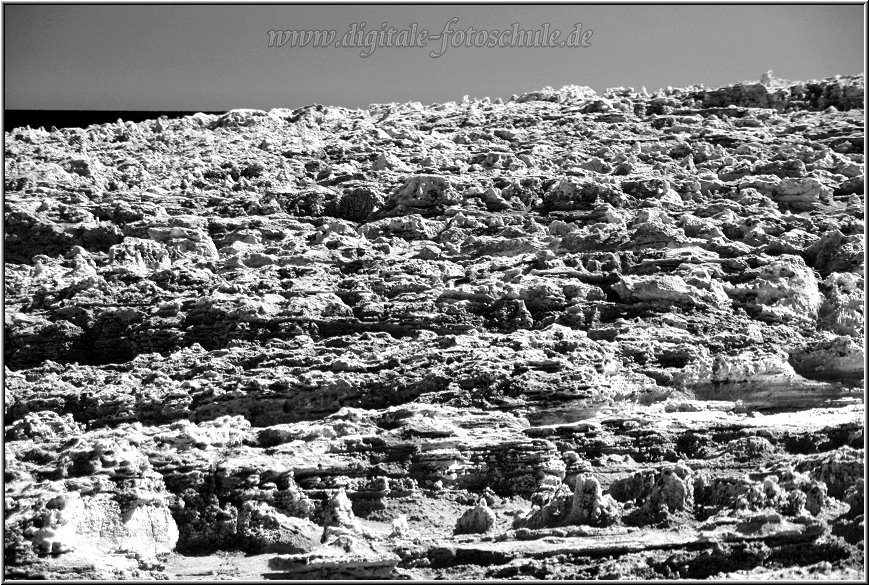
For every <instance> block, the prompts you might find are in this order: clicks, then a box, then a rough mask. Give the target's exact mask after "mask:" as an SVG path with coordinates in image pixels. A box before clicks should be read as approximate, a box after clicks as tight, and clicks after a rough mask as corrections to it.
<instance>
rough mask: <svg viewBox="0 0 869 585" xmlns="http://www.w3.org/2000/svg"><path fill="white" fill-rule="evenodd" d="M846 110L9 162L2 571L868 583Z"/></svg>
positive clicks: (163, 131) (598, 104) (180, 124)
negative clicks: (811, 577)
mask: <svg viewBox="0 0 869 585" xmlns="http://www.w3.org/2000/svg"><path fill="white" fill-rule="evenodd" d="M863 87H864V83H863V77H862V76H858V77H847V78H846V77H841V78H839V77H837V78H831V79H825V80H821V81H816V82H807V83H789V82H784V81H782V80H777V79H775V78H772V77H770V76H765V77H764V79H763V80H762V82H760V83H744V84H736V85H733V86H729V87H724V88H718V89H706V88H702V87H693V88H688V89H673V90H670V89H668V90H667V91H661V92H658V93H656V94H654V95H649V94H647V93H645V92H635V91H633V90H632V89H626V88H620V89H615V90H609V91H608V92H606V93H605V94H604V95H597V94H595V93H594V92H593V91H591V90H589V89H588V88H582V87H576V86H569V87H566V88H563V89H562V90H559V91H555V90H551V89H549V88H547V89H544V90H542V91H538V92H532V93H528V94H524V95H521V96H515V98H514V99H512V100H510V101H508V102H506V103H503V102H501V101H500V100H498V101H495V102H492V101H490V100H488V99H486V100H482V101H480V100H474V101H470V100H469V101H465V102H462V103H446V104H435V105H432V106H422V105H421V104H418V103H410V104H389V105H378V106H372V107H370V108H369V109H368V110H346V109H343V108H335V107H325V106H309V107H305V108H300V109H297V110H286V109H274V110H271V111H269V112H264V111H257V110H234V111H231V112H227V113H226V114H224V115H222V116H213V115H204V114H198V115H195V116H190V117H186V118H182V119H176V120H170V119H166V118H161V119H159V120H154V121H148V122H143V123H139V124H135V123H130V122H127V123H124V122H121V121H119V122H118V123H116V124H105V125H100V126H91V127H89V128H86V129H63V130H56V129H52V130H50V131H47V130H45V129H36V130H35V129H31V128H18V129H14V130H12V131H11V132H8V133H6V135H5V149H6V151H5V152H6V162H5V178H6V182H5V185H4V188H5V216H4V243H5V248H4V250H5V252H4V254H5V257H4V260H5V291H4V292H5V323H4V358H5V365H6V369H5V387H4V398H5V401H4V414H5V429H4V433H5V463H6V467H5V470H4V471H5V477H4V481H5V489H6V502H5V513H4V521H5V534H6V538H5V542H4V560H5V567H6V576H7V577H9V578H37V577H46V578H95V579H98V578H136V579H141V578H162V577H169V578H193V577H196V578H199V576H205V577H206V578H208V577H209V576H211V577H214V576H224V577H230V578H232V577H238V578H250V579H261V578H263V576H264V575H266V574H268V575H270V576H272V577H277V578H300V577H308V578H345V577H363V578H366V577H367V578H379V577H393V578H399V577H410V578H436V577H437V578H496V579H497V578H561V579H585V578H614V577H615V578H618V577H622V578H650V579H651V578H674V577H689V578H705V577H732V578H763V579H775V578H791V579H793V578H803V577H805V576H807V575H816V576H824V577H839V578H853V579H861V578H863V577H865V575H863V555H864V541H863V531H864V515H863V508H864V507H865V496H864V489H863V482H862V478H863V473H864V463H863V462H864V457H865V451H864V424H863V416H864V405H863V394H862V385H863V379H864V371H863V361H864V349H863V345H864V344H863V338H864V334H865V321H864V313H863V306H864V294H863V290H864V272H863V270H864V262H865V258H864V255H865V242H864V217H863V213H864V211H863V210H864V205H865V194H864V153H863V140H864V123H865V118H864V110H863V100H864V93H863ZM193 555H195V556H193ZM227 555H229V556H227ZM232 555H235V556H232ZM190 559H193V560H194V561H195V562H193V561H191V560H190ZM227 559H228V560H227ZM209 571H210V572H209Z"/></svg>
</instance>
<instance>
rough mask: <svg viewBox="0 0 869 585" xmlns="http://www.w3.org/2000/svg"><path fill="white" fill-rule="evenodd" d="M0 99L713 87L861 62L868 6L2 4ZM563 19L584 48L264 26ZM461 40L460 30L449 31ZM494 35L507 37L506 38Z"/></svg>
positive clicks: (339, 27) (243, 101)
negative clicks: (283, 35) (354, 38)
mask: <svg viewBox="0 0 869 585" xmlns="http://www.w3.org/2000/svg"><path fill="white" fill-rule="evenodd" d="M3 8H4V26H3V32H4V35H3V45H4V64H5V76H4V106H5V108H6V109H93V110H151V111H155V110H165V111H169V110H194V111H222V110H228V109H232V108H241V107H245V108H258V109H269V108H272V107H287V108H296V107H300V106H304V105H308V104H313V103H320V104H327V105H336V106H345V107H353V108H357V107H365V106H367V105H368V104H371V103H385V102H403V101H420V102H422V103H424V104H431V103H435V102H444V101H453V100H461V99H462V97H463V96H464V95H469V96H470V97H471V98H483V97H486V96H488V97H491V98H492V99H495V98H496V97H503V98H509V97H510V95H511V94H514V93H515V94H521V93H523V92H526V91H533V90H537V89H541V88H543V87H545V86H552V87H555V88H559V87H561V86H563V85H567V84H577V85H587V86H590V87H592V88H593V89H595V90H597V91H603V90H605V89H606V88H608V87H619V86H626V87H635V88H637V89H639V88H640V87H641V86H645V87H647V88H648V89H649V90H652V91H653V90H655V89H658V88H661V87H666V86H674V87H684V86H687V85H692V84H695V83H702V84H705V85H707V86H710V87H716V86H720V85H725V84H729V83H734V82H737V81H743V80H758V79H759V78H760V76H761V74H762V73H763V72H764V71H766V70H768V69H772V70H773V71H774V74H775V76H776V77H782V78H787V79H792V80H797V79H799V80H808V79H819V78H822V77H828V76H832V75H836V74H842V75H852V74H856V73H862V72H863V71H864V67H865V64H864V57H863V55H864V50H865V48H864V40H863V36H864V30H863V26H864V25H863V23H864V18H865V15H864V6H863V5H839V6H829V5H827V6H808V5H796V6H794V5H790V6H780V5H779V6H775V5H767V6H760V5H725V6H713V5H705V6H704V5H659V6H625V5H621V6H620V5H604V6H600V5H596V6H595V5H560V6H557V5H556V6H553V5H549V6H526V5H508V6H504V5H502V6H494V5H490V6H486V5H473V6H461V5H451V6H428V5H417V6H407V5H403V6H382V5H381V6H365V5H349V6H348V5H340V6H328V5H319V6H276V5H271V6H269V5H260V6H228V5H217V6H208V5H180V6H167V5H161V6H155V5H150V6H149V5H137V6H134V5H121V6H117V5H116V6H106V5H102V6H100V5H86V6H73V5H55V6H46V5H28V6H24V5H11V4H5V5H4V7H3ZM454 17H455V18H458V20H457V21H454V23H453V24H452V26H451V28H452V29H453V30H465V29H467V28H468V27H469V26H470V27H474V28H475V29H485V30H487V31H496V32H498V33H500V32H502V31H510V30H512V25H513V24H514V23H518V26H519V27H520V28H521V29H523V30H525V29H528V30H534V29H542V27H543V25H544V23H549V30H550V32H551V31H553V30H556V29H557V30H559V31H560V33H561V38H562V39H563V38H564V37H565V36H566V35H567V34H568V33H570V32H571V31H573V30H574V29H575V26H576V25H577V24H578V23H581V24H582V29H581V30H582V32H586V31H588V30H591V31H592V35H591V37H590V38H587V39H586V42H587V44H588V46H586V47H582V46H578V47H561V48H559V47H491V48H490V47H474V46H472V47H465V46H459V47H453V46H452V45H450V44H449V43H448V46H447V49H446V50H445V51H443V54H442V55H441V56H439V57H432V56H431V55H430V53H432V52H439V51H441V50H442V42H443V40H428V41H427V46H426V47H391V48H390V47H377V48H376V49H375V50H374V53H373V54H371V55H370V56H367V57H362V56H360V52H361V51H363V50H365V48H364V47H357V48H348V47H341V48H337V47H334V46H331V47H327V48H323V47H317V48H314V47H311V46H308V47H291V46H289V45H290V43H287V44H285V45H284V46H282V47H277V46H272V47H269V46H268V42H269V31H285V30H300V31H301V30H334V31H335V33H336V40H341V39H342V37H343V36H344V35H345V33H347V32H348V31H349V30H350V27H351V26H352V25H353V23H357V29H358V27H359V23H362V22H365V23H366V28H365V30H366V31H370V30H371V29H379V28H380V25H381V23H384V22H385V23H386V28H389V27H394V28H395V29H396V30H397V31H399V30H401V29H409V28H410V27H411V25H412V24H413V23H416V25H417V31H420V30H422V29H427V30H428V31H430V34H431V35H436V34H440V33H441V31H442V30H443V28H444V26H445V25H446V24H447V23H448V21H450V19H452V18H454ZM446 38H448V39H450V41H456V40H461V36H460V33H459V34H456V33H453V34H452V35H451V36H449V37H446ZM489 38H493V39H495V40H496V41H497V40H498V39H504V40H503V42H504V43H506V42H509V40H510V37H498V36H494V35H490V36H489V37H479V35H478V39H482V40H486V41H487V42H488V39H489Z"/></svg>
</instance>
